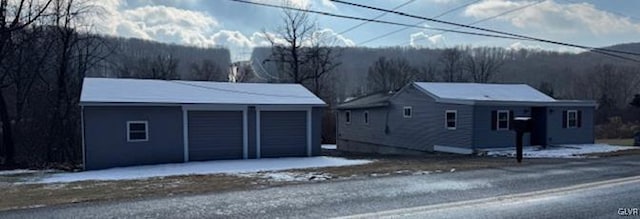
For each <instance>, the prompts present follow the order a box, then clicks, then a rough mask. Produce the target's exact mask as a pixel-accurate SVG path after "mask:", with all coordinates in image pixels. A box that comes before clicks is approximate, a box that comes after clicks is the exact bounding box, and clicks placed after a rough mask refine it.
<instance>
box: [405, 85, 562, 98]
mask: <svg viewBox="0 0 640 219" xmlns="http://www.w3.org/2000/svg"><path fill="white" fill-rule="evenodd" d="M415 85H416V86H417V87H418V88H420V89H421V90H422V91H424V92H427V93H428V94H430V95H432V96H434V97H436V98H437V99H443V100H468V101H526V102H551V101H556V100H555V99H553V98H551V97H549V96H547V95H546V94H544V93H542V92H540V91H538V90H536V89H534V88H532V87H530V86H529V85H526V84H478V83H434V82H416V83H415Z"/></svg>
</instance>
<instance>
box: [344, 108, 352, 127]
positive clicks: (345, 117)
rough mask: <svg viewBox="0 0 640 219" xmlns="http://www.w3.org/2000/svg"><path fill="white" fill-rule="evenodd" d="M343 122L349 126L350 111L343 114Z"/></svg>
mask: <svg viewBox="0 0 640 219" xmlns="http://www.w3.org/2000/svg"><path fill="white" fill-rule="evenodd" d="M344 120H345V121H346V123H347V124H351V111H349V110H347V111H345V112H344Z"/></svg>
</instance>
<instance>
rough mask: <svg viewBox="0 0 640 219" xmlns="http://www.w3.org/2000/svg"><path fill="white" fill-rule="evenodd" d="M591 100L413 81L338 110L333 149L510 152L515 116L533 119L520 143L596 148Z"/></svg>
mask: <svg viewBox="0 0 640 219" xmlns="http://www.w3.org/2000/svg"><path fill="white" fill-rule="evenodd" d="M595 106H596V104H595V102H594V101H579V100H556V99H553V98H551V97H549V96H547V95H545V94H543V93H541V92H539V91H538V90H536V89H534V88H532V87H530V86H528V85H524V84H477V83H431V82H415V83H411V84H409V85H407V86H405V87H404V88H402V89H401V90H399V91H398V92H396V93H392V94H391V93H377V94H372V95H369V96H365V97H361V98H357V99H354V100H351V101H348V102H346V103H343V104H341V105H339V106H338V107H337V110H338V115H337V125H336V126H337V129H338V130H337V133H338V134H337V135H338V136H337V139H338V142H337V144H338V149H339V150H346V151H360V152H373V153H423V152H431V151H443V152H453V153H465V154H466V153H473V152H474V151H477V150H479V149H486V148H500V147H514V146H515V135H516V133H515V132H514V131H513V130H512V128H513V127H512V126H513V125H512V124H513V121H514V118H517V117H529V118H531V119H532V124H533V125H532V127H533V128H532V131H531V132H530V133H527V134H525V136H524V144H525V145H554V144H586V143H593V142H594V133H593V132H594V124H593V117H594V110H595Z"/></svg>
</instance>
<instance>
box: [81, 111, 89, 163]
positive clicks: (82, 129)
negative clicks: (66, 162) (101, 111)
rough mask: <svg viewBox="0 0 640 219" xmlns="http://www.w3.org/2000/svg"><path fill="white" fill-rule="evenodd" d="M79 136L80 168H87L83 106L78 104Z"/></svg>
mask: <svg viewBox="0 0 640 219" xmlns="http://www.w3.org/2000/svg"><path fill="white" fill-rule="evenodd" d="M80 135H81V136H80V137H81V141H82V169H83V170H87V154H86V153H87V150H86V149H85V140H84V106H83V105H80Z"/></svg>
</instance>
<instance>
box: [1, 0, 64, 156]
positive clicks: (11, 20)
mask: <svg viewBox="0 0 640 219" xmlns="http://www.w3.org/2000/svg"><path fill="white" fill-rule="evenodd" d="M50 4H51V0H49V1H29V0H18V1H9V0H0V63H5V59H6V58H7V57H8V56H9V54H10V52H11V51H12V48H14V46H19V45H18V44H14V43H15V42H14V41H13V39H14V34H15V33H17V32H19V31H22V30H24V29H27V28H30V27H32V26H33V24H34V23H35V22H36V21H38V20H40V19H41V18H42V17H43V16H45V12H46V10H47V8H48V7H49V5H50ZM7 79H8V74H7V72H6V71H5V72H3V73H2V75H0V122H2V148H0V152H2V154H0V155H3V157H4V164H5V165H8V166H11V165H14V164H15V142H14V135H13V127H12V125H11V123H12V122H11V120H12V119H11V117H10V115H9V109H8V108H9V106H8V103H7V97H6V96H5V95H6V94H5V89H6V88H8V87H9V85H8V84H7V83H8V82H7Z"/></svg>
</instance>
